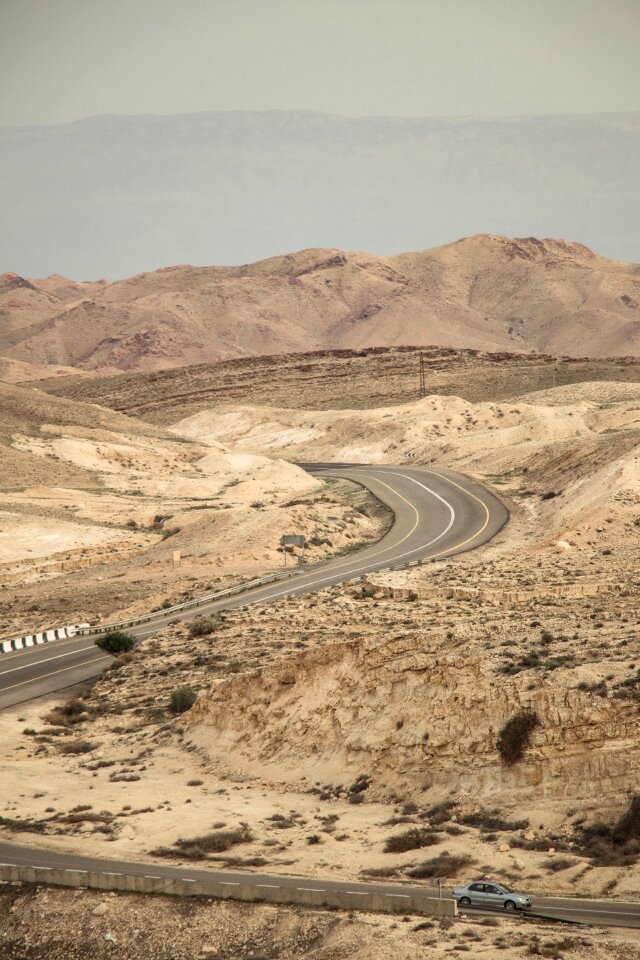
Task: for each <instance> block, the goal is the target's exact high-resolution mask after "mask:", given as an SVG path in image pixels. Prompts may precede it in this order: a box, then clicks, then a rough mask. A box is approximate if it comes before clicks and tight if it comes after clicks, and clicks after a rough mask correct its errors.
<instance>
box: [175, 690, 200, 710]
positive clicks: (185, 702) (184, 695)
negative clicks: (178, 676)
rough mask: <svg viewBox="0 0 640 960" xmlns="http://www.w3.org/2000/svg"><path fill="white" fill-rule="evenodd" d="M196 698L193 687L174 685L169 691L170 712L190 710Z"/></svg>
mask: <svg viewBox="0 0 640 960" xmlns="http://www.w3.org/2000/svg"><path fill="white" fill-rule="evenodd" d="M197 698H198V694H197V693H196V692H195V690H194V689H193V687H188V686H181V687H175V688H174V689H173V690H172V691H171V700H170V703H169V707H170V709H171V712H172V713H184V712H185V711H186V710H190V709H191V707H192V706H193V705H194V703H195V702H196V700H197Z"/></svg>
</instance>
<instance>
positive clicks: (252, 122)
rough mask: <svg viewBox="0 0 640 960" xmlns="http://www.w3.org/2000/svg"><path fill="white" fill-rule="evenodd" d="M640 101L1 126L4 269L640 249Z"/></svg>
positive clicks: (99, 269) (0, 249) (76, 272)
mask: <svg viewBox="0 0 640 960" xmlns="http://www.w3.org/2000/svg"><path fill="white" fill-rule="evenodd" d="M639 162H640V113H626V114H599V115H592V116H589V115H568V116H546V117H521V118H494V119H473V118H457V119H456V118H453V119H451V118H427V119H415V120H414V119H400V118H385V117H365V118H360V119H348V118H345V117H340V116H333V115H329V114H321V113H311V112H309V113H306V112H278V111H273V112H262V113H252V112H231V113H199V114H187V115H175V116H167V117H162V116H137V117H135V116H134V117H119V116H103V117H94V118H90V119H86V120H81V121H78V122H75V123H69V124H64V125H60V126H40V127H11V128H6V127H5V128H2V129H0V185H1V186H0V194H1V207H2V226H3V229H2V231H1V236H0V271H1V270H15V271H17V272H18V273H20V274H22V275H29V276H44V275H47V274H50V273H65V274H68V275H70V276H76V277H82V278H83V279H95V278H97V277H102V276H106V277H109V278H112V279H113V278H117V277H122V276H126V275H129V274H131V273H134V272H137V271H141V270H149V269H153V268H156V267H158V266H161V265H163V264H167V263H197V264H210V263H246V262H248V261H251V260H256V259H259V258H262V257H267V256H270V255H271V254H273V253H278V252H282V251H287V250H296V249H301V248H304V247H318V246H323V247H339V248H342V249H350V250H363V249H365V250H373V251H375V252H376V253H378V254H390V253H394V252H396V251H399V250H411V249H424V248H425V247H430V246H434V245H436V244H441V243H445V242H447V241H448V240H450V239H451V238H452V237H459V236H468V235H471V234H474V233H479V232H489V233H494V234H506V235H509V236H513V235H519V236H529V235H532V234H533V235H536V236H556V237H566V238H569V237H571V238H574V239H576V240H580V241H581V242H583V243H586V244H587V245H589V246H590V247H592V248H593V249H596V250H599V251H600V252H601V253H603V254H605V255H607V256H610V257H616V258H620V259H626V260H638V259H640V230H639V227H638V224H640V177H639V176H638V168H639Z"/></svg>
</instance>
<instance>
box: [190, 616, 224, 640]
mask: <svg viewBox="0 0 640 960" xmlns="http://www.w3.org/2000/svg"><path fill="white" fill-rule="evenodd" d="M219 626H220V620H219V618H218V617H196V618H195V620H192V621H191V623H190V624H189V636H190V637H208V636H209V634H211V633H214V632H215V631H216V630H217V629H218V627H219Z"/></svg>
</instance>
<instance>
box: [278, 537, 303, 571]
mask: <svg viewBox="0 0 640 960" xmlns="http://www.w3.org/2000/svg"><path fill="white" fill-rule="evenodd" d="M280 545H281V547H282V551H283V553H284V565H285V567H286V565H287V547H300V548H301V550H302V553H301V554H300V556H299V557H298V566H300V567H304V547H305V539H304V536H303V535H302V534H300V533H285V534H283V536H281V537H280Z"/></svg>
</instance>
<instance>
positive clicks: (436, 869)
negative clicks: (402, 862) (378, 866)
mask: <svg viewBox="0 0 640 960" xmlns="http://www.w3.org/2000/svg"><path fill="white" fill-rule="evenodd" d="M471 863H473V858H472V857H469V856H467V855H466V854H452V853H449V852H448V851H447V850H443V851H442V853H440V854H438V856H437V857H433V859H432V860H424V861H423V862H422V863H419V864H418V865H417V866H416V867H413V869H412V870H407V874H408V876H410V877H416V878H418V879H428V878H430V877H456V876H457V874H458V873H460V871H461V870H462V869H463V868H464V867H468V866H469V864H471Z"/></svg>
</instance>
